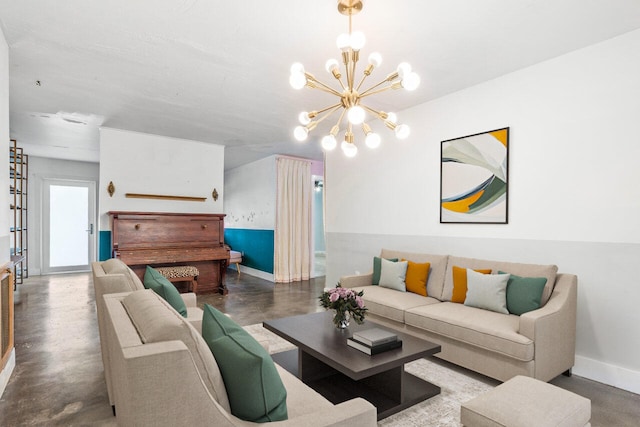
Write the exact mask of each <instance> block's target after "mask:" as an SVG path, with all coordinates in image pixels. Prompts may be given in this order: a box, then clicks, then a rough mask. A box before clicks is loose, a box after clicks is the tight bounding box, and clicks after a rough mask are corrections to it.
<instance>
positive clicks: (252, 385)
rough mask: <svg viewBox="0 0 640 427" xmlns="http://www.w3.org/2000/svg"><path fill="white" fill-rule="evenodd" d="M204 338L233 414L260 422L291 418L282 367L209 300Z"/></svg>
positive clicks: (204, 321)
mask: <svg viewBox="0 0 640 427" xmlns="http://www.w3.org/2000/svg"><path fill="white" fill-rule="evenodd" d="M202 338H204V340H205V342H206V343H207V345H208V346H209V348H210V349H211V352H212V353H213V356H214V357H215V359H216V362H218V367H219V368H220V372H221V373H222V379H223V380H224V385H225V388H226V389H227V395H228V396H229V404H230V406H231V413H232V414H233V415H235V416H236V417H238V418H241V419H243V420H246V421H253V422H257V423H262V422H270V421H282V420H286V419H287V418H288V415H287V390H286V389H285V388H284V384H282V380H281V379H280V375H279V374H278V370H277V369H276V366H275V365H274V363H273V360H272V359H271V356H270V355H269V353H267V351H266V350H265V349H264V347H262V346H261V345H260V344H259V343H258V342H257V341H256V340H255V339H254V338H253V337H252V336H251V335H249V333H248V332H247V331H245V330H244V329H243V328H242V327H241V326H239V325H238V324H237V323H236V322H234V321H233V320H231V319H230V318H229V317H227V316H225V315H224V314H223V313H221V312H220V311H218V310H216V309H215V308H213V307H212V306H210V305H209V304H205V305H204V315H203V317H202Z"/></svg>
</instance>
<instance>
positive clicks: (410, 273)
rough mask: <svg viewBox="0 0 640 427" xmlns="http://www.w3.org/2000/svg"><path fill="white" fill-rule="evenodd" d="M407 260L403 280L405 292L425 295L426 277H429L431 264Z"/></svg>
mask: <svg viewBox="0 0 640 427" xmlns="http://www.w3.org/2000/svg"><path fill="white" fill-rule="evenodd" d="M403 261H407V276H406V277H405V279H404V282H405V284H406V286H407V292H413V293H414V294H418V295H422V296H423V297H426V296H427V295H428V294H427V279H428V277H429V268H431V264H429V263H428V262H423V263H419V262H413V261H410V260H405V259H403Z"/></svg>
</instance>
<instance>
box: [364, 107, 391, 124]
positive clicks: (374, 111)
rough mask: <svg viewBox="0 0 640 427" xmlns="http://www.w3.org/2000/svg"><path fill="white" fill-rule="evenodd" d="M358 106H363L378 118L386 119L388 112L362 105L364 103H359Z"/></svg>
mask: <svg viewBox="0 0 640 427" xmlns="http://www.w3.org/2000/svg"><path fill="white" fill-rule="evenodd" d="M360 106H361V107H362V108H364V109H365V110H367V111H368V112H370V113H371V114H373V115H374V116H376V117H377V118H378V119H380V120H382V121H385V120H387V117H388V114H387V113H385V112H384V111H378V110H374V109H373V108H371V107H369V106H367V105H364V104H360Z"/></svg>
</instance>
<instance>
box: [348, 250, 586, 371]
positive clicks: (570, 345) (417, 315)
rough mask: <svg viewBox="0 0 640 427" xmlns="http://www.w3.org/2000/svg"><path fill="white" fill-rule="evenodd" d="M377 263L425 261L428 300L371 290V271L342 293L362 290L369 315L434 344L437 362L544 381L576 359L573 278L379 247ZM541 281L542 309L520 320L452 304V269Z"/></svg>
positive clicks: (548, 269)
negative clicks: (487, 271)
mask: <svg viewBox="0 0 640 427" xmlns="http://www.w3.org/2000/svg"><path fill="white" fill-rule="evenodd" d="M380 257H381V258H386V259H391V258H398V259H407V260H411V261H413V262H417V263H425V262H429V263H430V264H431V268H430V271H429V276H428V280H427V295H428V296H427V297H424V296H421V295H418V294H415V293H411V292H401V291H398V290H394V289H390V288H386V287H381V286H372V273H369V274H364V275H355V276H344V277H342V278H341V279H340V283H341V285H342V286H344V287H349V288H355V289H357V290H363V291H364V296H363V299H364V302H365V304H366V307H367V308H368V309H369V312H368V316H369V317H370V318H372V319H375V320H376V321H378V322H380V323H382V324H386V325H388V326H391V327H395V328H399V329H402V330H404V331H406V332H409V333H412V334H414V335H417V336H420V337H423V338H425V339H428V340H430V341H433V342H436V343H438V344H440V345H441V346H442V351H441V352H440V353H438V354H437V355H436V356H437V357H439V358H442V359H444V360H447V361H449V362H452V363H455V364H457V365H460V366H463V367H465V368H468V369H471V370H474V371H476V372H479V373H481V374H484V375H487V376H489V377H492V378H495V379H498V380H500V381H507V380H509V379H510V378H512V377H514V376H516V375H525V376H529V377H533V378H537V379H540V380H543V381H549V380H551V379H552V378H555V377H556V376H558V375H560V374H562V373H565V372H566V373H570V370H571V368H572V366H573V365H574V361H575V342H576V305H577V277H576V276H575V275H572V274H558V273H557V267H556V266H554V265H537V264H519V263H510V262H500V261H491V260H480V259H473V258H463V257H456V256H453V255H431V254H420V253H410V252H402V251H395V250H388V249H382V251H381V253H380ZM453 266H458V267H463V268H471V269H479V268H486V269H491V270H492V272H493V273H497V272H498V271H503V272H508V273H512V274H515V275H518V276H522V277H546V278H547V283H546V285H545V288H544V291H543V295H542V303H543V305H542V306H541V307H540V308H539V309H537V310H533V311H530V312H528V313H524V314H522V315H521V316H516V315H513V314H502V313H496V312H493V311H489V310H484V309H480V308H475V307H469V306H466V305H464V304H459V303H453V302H451V297H452V289H453V279H452V267H453Z"/></svg>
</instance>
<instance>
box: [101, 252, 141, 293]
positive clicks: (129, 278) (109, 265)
mask: <svg viewBox="0 0 640 427" xmlns="http://www.w3.org/2000/svg"><path fill="white" fill-rule="evenodd" d="M101 265H102V269H103V270H104V272H105V273H106V274H122V275H124V279H125V280H124V283H125V284H126V285H127V286H128V287H129V290H130V291H140V290H142V289H144V285H143V284H142V282H141V281H140V278H139V277H138V276H137V275H136V273H134V272H133V270H131V269H130V268H129V267H128V266H127V264H125V263H124V262H122V260H120V259H118V258H111V259H108V260H106V261H104V262H102V263H101ZM122 292H125V291H124V290H122Z"/></svg>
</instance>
